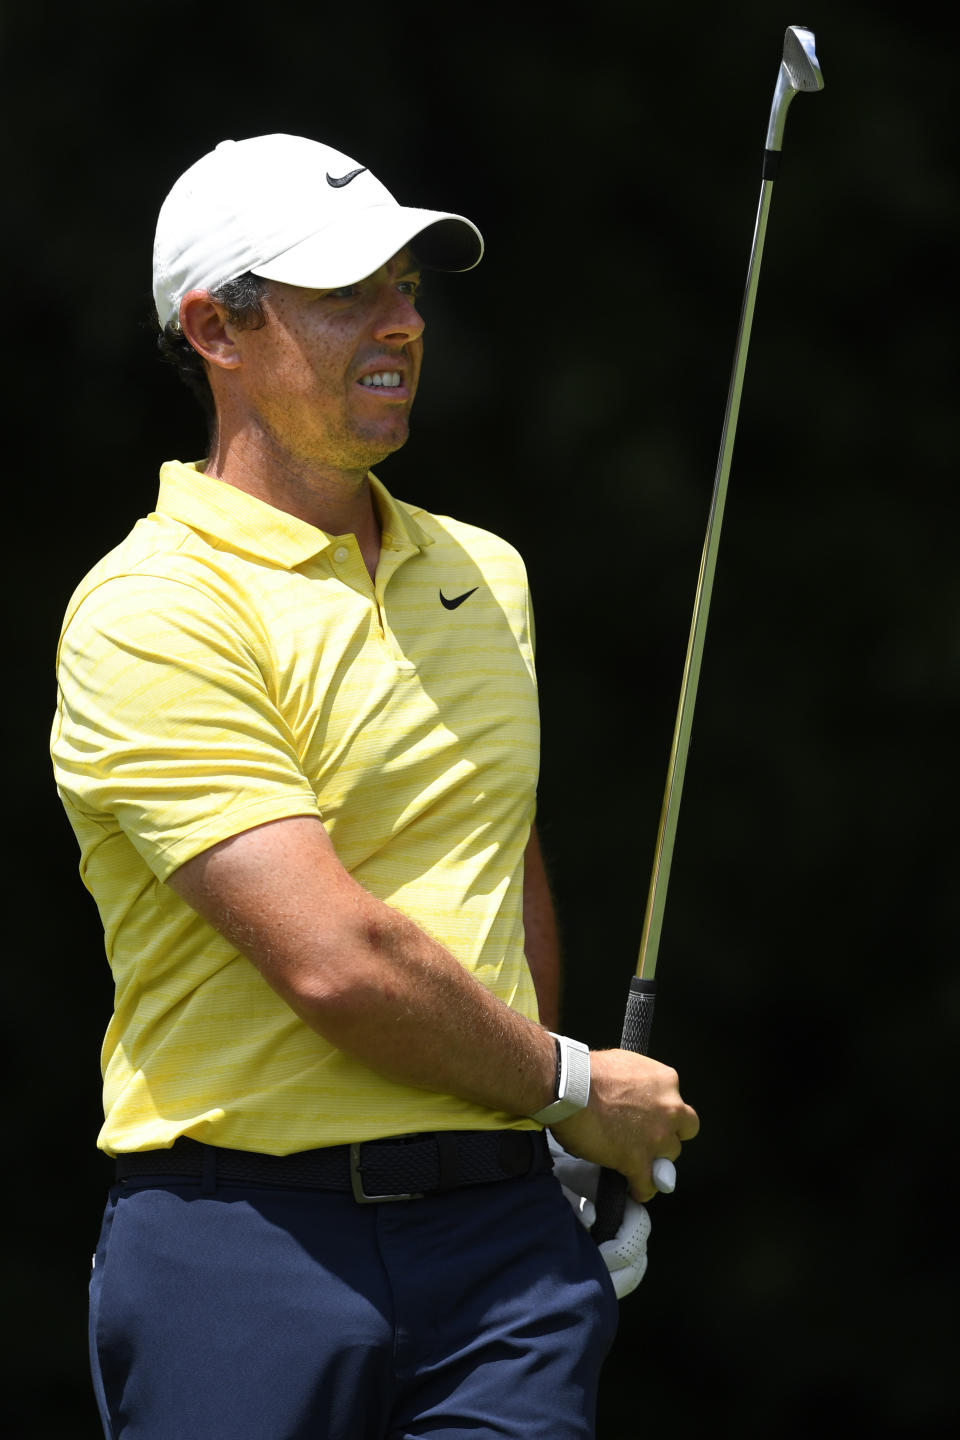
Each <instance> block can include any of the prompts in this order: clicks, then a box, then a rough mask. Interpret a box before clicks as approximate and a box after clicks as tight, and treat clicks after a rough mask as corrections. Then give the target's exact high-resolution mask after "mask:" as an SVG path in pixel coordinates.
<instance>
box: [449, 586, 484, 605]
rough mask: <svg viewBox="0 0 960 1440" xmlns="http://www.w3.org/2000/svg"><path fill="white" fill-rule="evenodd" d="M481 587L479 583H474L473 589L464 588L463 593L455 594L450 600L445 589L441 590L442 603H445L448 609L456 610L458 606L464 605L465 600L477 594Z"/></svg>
mask: <svg viewBox="0 0 960 1440" xmlns="http://www.w3.org/2000/svg"><path fill="white" fill-rule="evenodd" d="M479 588H480V587H479V586H478V585H474V587H473V589H472V590H464V592H463V594H462V595H455V596H454V598H453V599H452V600H448V599H447V597H446V595H444V593H443V591H442V590H441V591H440V604H441V605H443V606H444V608H445V609H447V610H456V608H457V606H458V605H462V604H463V602H464V600H469V599H470V596H471V595H475V594H476V593H477V590H478V589H479Z"/></svg>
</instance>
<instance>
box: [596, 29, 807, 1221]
mask: <svg viewBox="0 0 960 1440" xmlns="http://www.w3.org/2000/svg"><path fill="white" fill-rule="evenodd" d="M822 89H823V75H822V74H821V72H820V63H819V61H818V60H817V53H816V45H815V40H814V36H813V33H812V31H810V30H805V29H803V28H802V27H801V26H799V25H791V26H789V27H788V29H787V32H786V34H785V36H784V41H783V58H782V59H781V61H780V69H779V72H778V74H777V84H776V88H775V90H774V92H773V104H772V105H771V108H770V123H769V125H768V126H767V137H766V142H765V146H764V155H763V177H762V182H761V189H760V203H759V206H758V209H757V219H756V225H755V227H754V233H753V245H752V248H751V251H750V261H749V265H748V267H747V283H746V288H745V291H744V296H743V305H742V307H741V311H740V324H739V327H738V330H737V342H736V348H735V350H734V358H733V369H732V372H731V376H730V386H729V389H728V392H727V406H726V413H725V415H724V419H723V431H722V434H721V437H720V455H719V459H718V461H717V470H716V477H715V480H714V485H713V497H712V500H711V503H710V515H709V519H708V522H707V534H706V539H705V541H704V545H703V556H702V559H701V562H700V576H699V579H698V581H697V591H696V596H695V598H694V603H693V619H692V622H691V626H690V638H689V641H688V644H687V657H686V663H685V665H684V671H683V681H682V684H681V687H680V703H679V706H678V708H677V718H676V723H675V725H674V732H673V744H672V746H671V751H670V760H669V764H668V767H667V782H666V787H665V790H664V796H663V807H662V810H661V813H660V828H659V832H658V835H657V845H656V852H655V857H654V863H653V874H652V876H651V880H650V890H649V893H648V896H647V909H646V914H645V917H644V923H643V934H642V937H641V941H640V955H639V959H638V961H637V969H636V974H635V975H634V978H633V979H632V980H631V982H630V991H629V994H628V997H627V1006H626V1013H625V1015H624V1021H623V1034H622V1037H621V1040H620V1048H621V1049H623V1050H633V1051H634V1052H635V1053H637V1054H639V1055H646V1054H647V1053H648V1045H649V1040H650V1027H651V1024H652V1022H653V1007H654V1001H655V996H656V981H655V978H654V976H655V972H656V968H657V954H658V951H659V947H660V933H661V930H662V927H663V913H664V907H665V905H666V898H667V886H668V883H669V880H670V866H671V862H672V860H673V846H674V840H675V838H676V832H677V816H678V813H679V810H680V799H681V795H682V793H683V781H684V775H685V773H686V767H687V755H688V753H689V749H690V732H691V728H692V725H693V711H694V706H695V704H696V698H697V686H698V684H699V680H700V663H701V660H702V658H703V643H704V637H705V635H706V629H707V618H708V615H709V611H710V597H711V594H712V591H713V576H714V571H715V569H716V563H717V549H718V547H719V543H720V528H721V526H722V524H723V510H724V505H725V503H726V498H727V482H728V479H729V475H730V462H731V459H732V457H733V444H734V440H735V438H736V433H737V418H738V416H739V413H740V395H741V391H742V389H743V375H744V370H745V369H746V363H747V349H748V346H749V344H750V329H751V325H752V323H753V308H754V302H755V300H756V294H757V283H758V280H759V278H760V262H761V259H762V256H763V242H764V237H765V235H766V229H767V217H768V214H769V210H770V199H771V195H772V192H773V182H774V179H775V177H776V173H777V165H778V162H779V157H780V150H781V148H782V145H783V130H784V126H785V124H786V119H787V110H788V108H789V106H790V103H791V101H792V100H793V97H794V96H795V95H799V94H800V93H801V92H802V93H805V94H811V93H813V92H815V91H817V90H822ZM666 1166H669V1167H670V1168H669V1170H668V1169H666ZM653 1175H654V1183H655V1184H656V1186H657V1188H658V1189H660V1190H663V1191H665V1192H669V1191H670V1190H672V1189H673V1185H674V1184H675V1178H676V1177H675V1175H674V1173H673V1166H672V1165H671V1164H670V1162H669V1161H664V1160H663V1159H660V1160H657V1161H655V1162H654V1167H653ZM626 1194H627V1182H626V1180H625V1179H624V1177H623V1176H622V1175H618V1174H617V1173H616V1171H613V1170H604V1171H603V1172H602V1174H601V1177H600V1186H599V1190H598V1194H597V1219H596V1222H595V1224H594V1226H593V1232H592V1233H593V1236H594V1239H595V1240H596V1241H597V1243H598V1244H601V1243H602V1242H603V1241H605V1240H609V1239H612V1237H613V1236H614V1235H615V1234H616V1233H617V1230H618V1229H619V1228H620V1222H621V1219H622V1217H623V1209H624V1204H625V1201H626Z"/></svg>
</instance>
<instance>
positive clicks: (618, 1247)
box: [547, 1133, 650, 1300]
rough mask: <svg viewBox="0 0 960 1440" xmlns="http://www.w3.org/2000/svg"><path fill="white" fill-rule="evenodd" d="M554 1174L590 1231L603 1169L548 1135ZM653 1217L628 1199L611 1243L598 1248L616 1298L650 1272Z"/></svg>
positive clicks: (629, 1290) (579, 1217) (628, 1290)
mask: <svg viewBox="0 0 960 1440" xmlns="http://www.w3.org/2000/svg"><path fill="white" fill-rule="evenodd" d="M547 1143H548V1144H549V1146H550V1154H551V1155H552V1156H553V1173H554V1174H555V1175H556V1177H557V1179H558V1180H559V1181H560V1188H561V1189H562V1190H563V1193H564V1195H565V1196H566V1197H567V1199H568V1200H569V1202H570V1204H571V1206H572V1207H573V1210H574V1212H575V1214H576V1216H577V1218H578V1219H579V1220H580V1221H581V1222H582V1224H583V1225H585V1226H586V1228H587V1229H588V1230H589V1229H590V1227H591V1225H592V1224H593V1222H594V1219H595V1217H596V1208H595V1203H594V1202H595V1201H596V1198H597V1185H598V1183H599V1180H600V1166H599V1165H594V1163H593V1161H592V1160H580V1159H578V1158H577V1156H575V1155H568V1154H567V1152H566V1150H564V1149H563V1147H562V1145H560V1143H559V1142H558V1141H557V1140H556V1139H555V1138H554V1136H553V1135H551V1134H549V1133H548V1134H547ZM649 1234H650V1216H649V1215H648V1214H647V1211H646V1208H645V1206H643V1205H640V1204H638V1203H637V1201H636V1200H632V1199H630V1198H629V1197H628V1198H627V1202H626V1205H625V1207H624V1211H623V1219H622V1221H621V1222H620V1229H619V1230H618V1231H617V1233H616V1235H614V1236H613V1238H612V1239H611V1240H605V1241H604V1243H603V1244H602V1245H601V1246H600V1247H599V1249H600V1254H601V1255H602V1256H603V1261H604V1264H605V1265H606V1267H607V1269H608V1270H609V1272H610V1279H611V1280H612V1281H613V1288H614V1290H615V1291H616V1295H617V1299H618V1300H622V1299H623V1297H624V1296H625V1295H629V1294H630V1293H631V1291H633V1290H636V1288H637V1286H638V1285H639V1284H640V1281H641V1280H642V1279H643V1277H644V1275H645V1274H646V1271H647V1238H648V1236H649Z"/></svg>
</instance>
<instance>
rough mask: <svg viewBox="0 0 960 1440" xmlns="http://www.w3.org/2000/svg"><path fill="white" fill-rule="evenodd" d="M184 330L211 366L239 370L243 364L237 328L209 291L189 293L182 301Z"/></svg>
mask: <svg viewBox="0 0 960 1440" xmlns="http://www.w3.org/2000/svg"><path fill="white" fill-rule="evenodd" d="M180 329H181V330H182V331H183V333H184V335H185V336H186V338H187V340H188V341H189V342H190V344H191V345H192V346H193V348H194V350H196V352H197V354H198V355H201V356H202V357H203V359H204V360H206V361H207V362H208V363H209V364H210V365H217V366H219V368H220V369H221V370H236V369H237V367H238V366H239V364H240V356H239V354H238V353H237V345H236V339H235V332H234V327H233V326H232V325H231V324H230V321H229V320H228V319H227V311H226V309H225V307H224V306H223V305H220V304H219V303H218V302H217V301H216V300H214V299H213V298H212V296H211V295H210V292H209V290H188V291H187V293H186V295H184V297H183V299H182V300H181V301H180Z"/></svg>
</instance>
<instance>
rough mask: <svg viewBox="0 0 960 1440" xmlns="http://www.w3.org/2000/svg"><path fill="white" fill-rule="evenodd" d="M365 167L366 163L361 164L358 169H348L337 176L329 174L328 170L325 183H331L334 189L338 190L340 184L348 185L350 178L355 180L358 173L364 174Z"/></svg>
mask: <svg viewBox="0 0 960 1440" xmlns="http://www.w3.org/2000/svg"><path fill="white" fill-rule="evenodd" d="M366 169H367V167H366V165H361V166H360V167H359V169H357V170H349V171H348V172H347V174H346V175H341V176H340V177H339V178H337V177H335V176H333V175H331V174H330V172H329V170H328V171H327V184H328V185H332V186H333V188H334V190H339V189H340V187H341V186H342V185H349V184H350V181H351V180H356V178H357V176H358V175H364V174H366Z"/></svg>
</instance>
